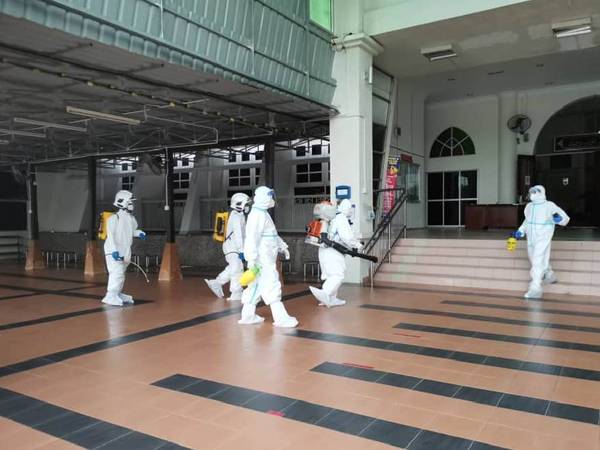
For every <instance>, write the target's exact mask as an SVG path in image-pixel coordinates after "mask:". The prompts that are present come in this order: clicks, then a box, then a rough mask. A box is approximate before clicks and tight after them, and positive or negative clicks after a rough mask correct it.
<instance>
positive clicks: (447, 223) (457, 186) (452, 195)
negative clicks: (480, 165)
mask: <svg viewBox="0 0 600 450" xmlns="http://www.w3.org/2000/svg"><path fill="white" fill-rule="evenodd" d="M476 203H477V171H476V170H462V171H453V172H432V173H428V174H427V225H428V226H430V227H440V226H442V227H460V226H463V225H464V217H465V208H466V206H467V205H470V204H476Z"/></svg>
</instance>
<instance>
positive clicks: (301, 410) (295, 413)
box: [282, 400, 333, 424]
mask: <svg viewBox="0 0 600 450" xmlns="http://www.w3.org/2000/svg"><path fill="white" fill-rule="evenodd" d="M331 411H333V408H328V407H326V406H321V405H315V404H314V403H308V402H305V401H302V400H298V401H297V402H295V403H293V404H291V405H290V406H288V407H287V408H285V409H284V410H283V411H282V412H283V413H284V414H285V417H287V418H288V419H294V420H298V421H300V422H305V423H311V424H314V423H316V422H318V421H319V420H321V419H322V418H323V417H325V416H326V415H327V414H329V413H330V412H331Z"/></svg>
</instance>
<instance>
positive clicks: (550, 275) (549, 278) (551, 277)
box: [542, 272, 558, 284]
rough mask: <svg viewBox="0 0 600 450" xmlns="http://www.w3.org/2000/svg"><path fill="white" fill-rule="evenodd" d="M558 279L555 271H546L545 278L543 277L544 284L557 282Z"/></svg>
mask: <svg viewBox="0 0 600 450" xmlns="http://www.w3.org/2000/svg"><path fill="white" fill-rule="evenodd" d="M557 281H558V280H557V279H556V275H555V274H554V272H546V273H545V274H544V278H542V283H544V284H555V283H556V282H557Z"/></svg>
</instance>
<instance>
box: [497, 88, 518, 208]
mask: <svg viewBox="0 0 600 450" xmlns="http://www.w3.org/2000/svg"><path fill="white" fill-rule="evenodd" d="M498 109H499V111H498V203H514V202H516V201H517V135H516V134H515V133H513V132H512V131H510V130H509V129H508V127H507V126H506V123H507V122H508V119H510V118H511V117H512V116H514V115H515V114H517V111H518V102H517V93H516V92H514V91H510V92H502V93H500V95H499V96H498Z"/></svg>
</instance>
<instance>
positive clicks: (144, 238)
mask: <svg viewBox="0 0 600 450" xmlns="http://www.w3.org/2000/svg"><path fill="white" fill-rule="evenodd" d="M138 239H141V240H142V241H145V240H146V233H144V232H143V231H140V235H139V236H138Z"/></svg>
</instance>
